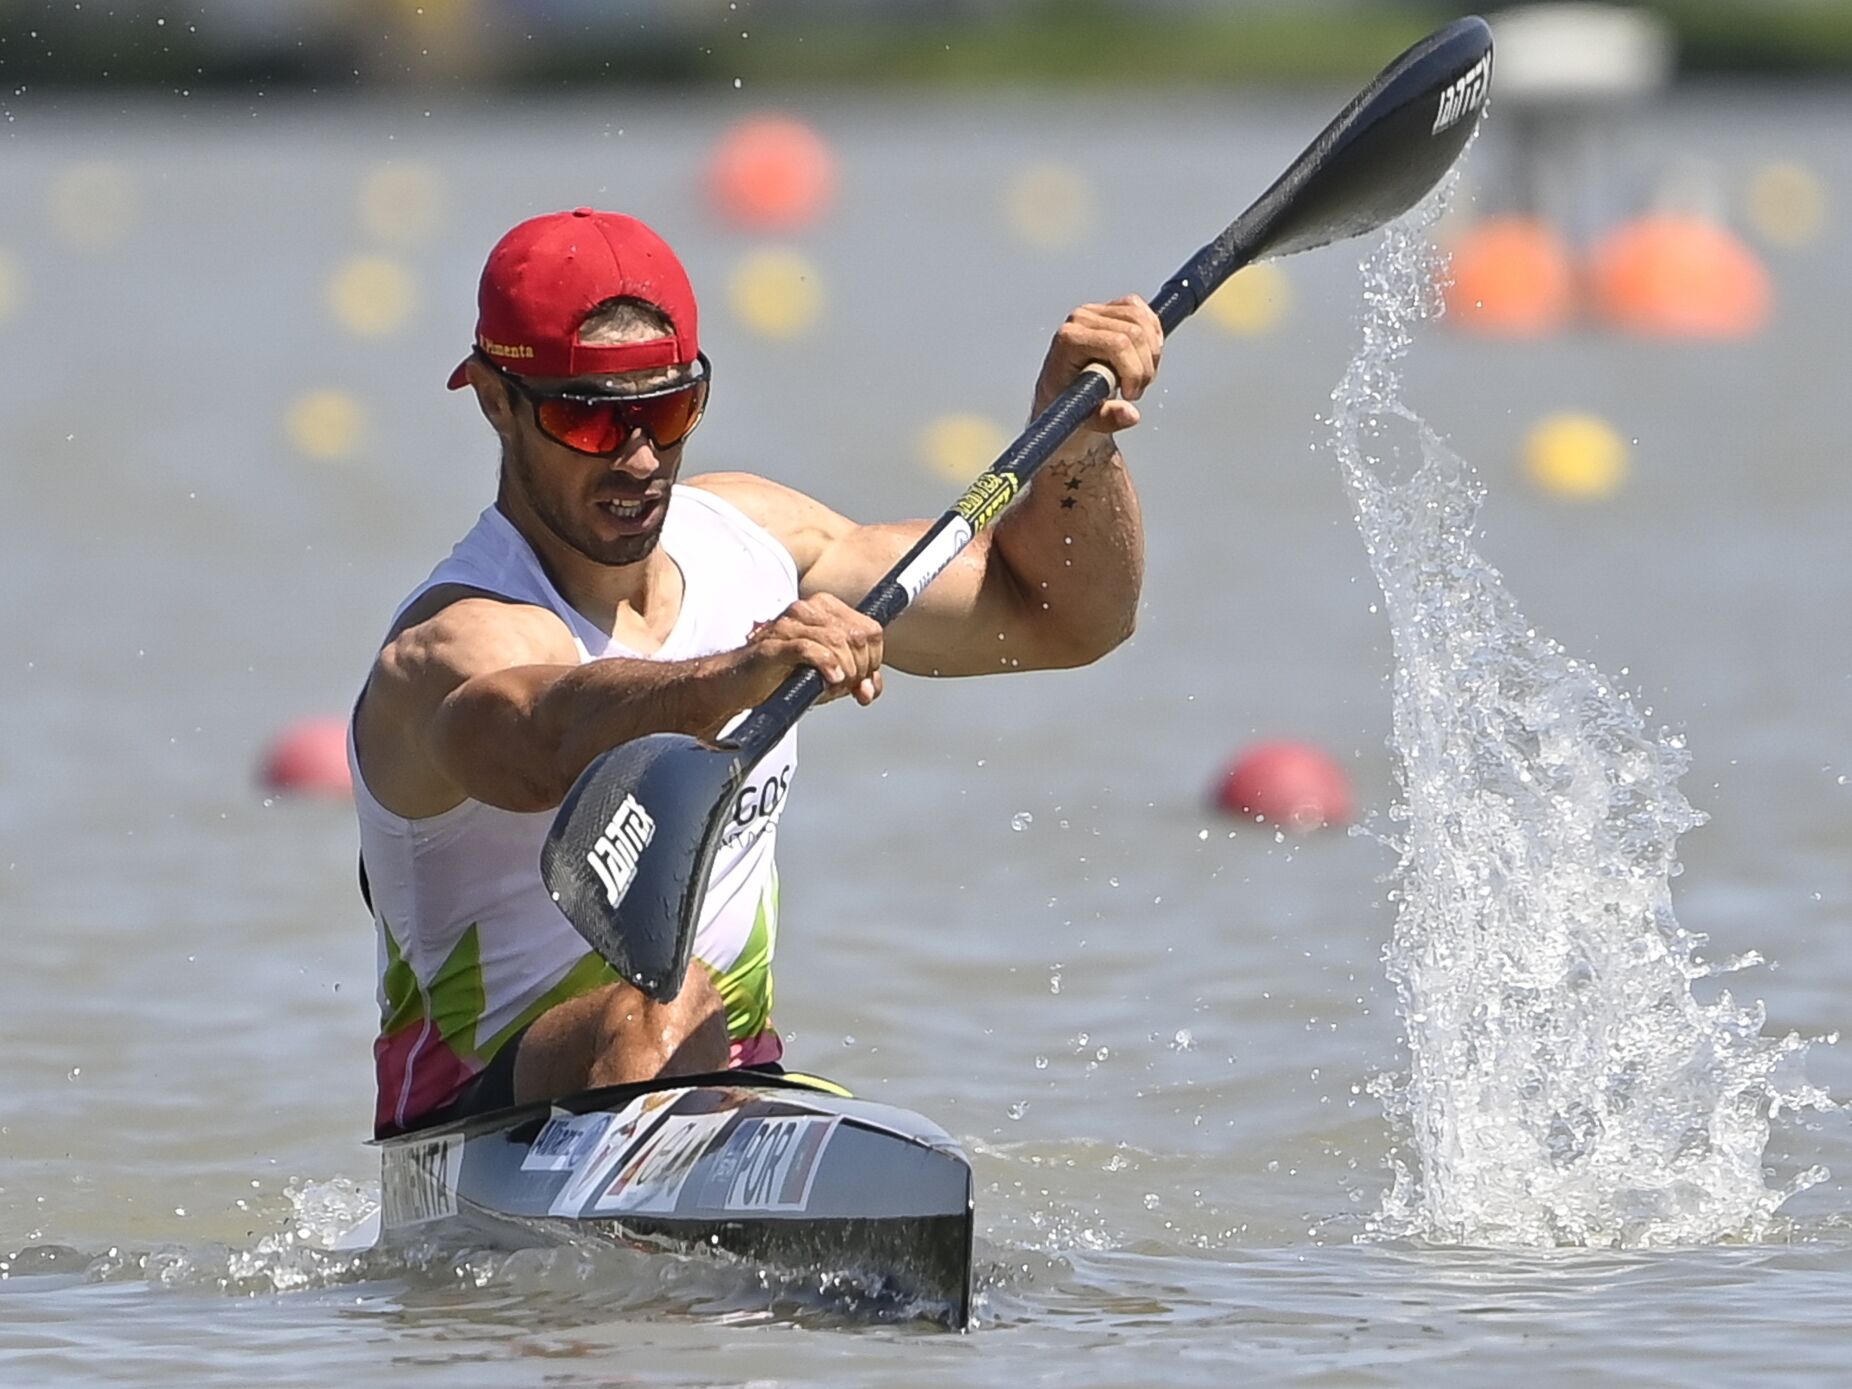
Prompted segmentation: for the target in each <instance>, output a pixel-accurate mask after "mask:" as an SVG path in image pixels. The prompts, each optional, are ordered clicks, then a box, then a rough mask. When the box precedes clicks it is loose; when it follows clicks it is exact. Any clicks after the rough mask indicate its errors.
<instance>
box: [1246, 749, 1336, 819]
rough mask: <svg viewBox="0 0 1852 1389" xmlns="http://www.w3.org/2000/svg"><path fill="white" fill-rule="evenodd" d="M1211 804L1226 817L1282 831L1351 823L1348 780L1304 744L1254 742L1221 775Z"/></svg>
mask: <svg viewBox="0 0 1852 1389" xmlns="http://www.w3.org/2000/svg"><path fill="white" fill-rule="evenodd" d="M1215 799H1216V804H1217V805H1219V806H1220V807H1221V808H1222V809H1223V810H1225V811H1227V812H1228V813H1229V814H1231V815H1245V816H1250V817H1253V818H1255V819H1261V820H1267V821H1271V822H1272V823H1273V824H1276V825H1278V826H1279V827H1280V828H1282V829H1288V830H1315V829H1321V828H1323V827H1325V826H1328V825H1341V824H1343V823H1345V822H1346V821H1347V820H1349V819H1350V815H1351V792H1350V780H1349V778H1348V777H1346V776H1345V775H1344V771H1343V768H1341V767H1339V766H1338V764H1337V763H1336V762H1335V761H1333V760H1332V759H1331V757H1330V756H1328V755H1327V754H1326V753H1325V752H1324V751H1323V750H1321V749H1319V748H1315V747H1313V746H1312V745H1311V744H1309V743H1295V742H1287V741H1284V740H1279V741H1271V742H1264V743H1255V744H1253V745H1252V746H1250V747H1247V748H1245V749H1243V750H1242V752H1241V753H1240V755H1239V756H1237V757H1236V758H1235V759H1234V761H1232V762H1230V763H1229V765H1228V767H1227V768H1226V769H1225V770H1224V771H1223V773H1222V779H1221V782H1220V784H1219V785H1218V786H1217V787H1216V793H1215Z"/></svg>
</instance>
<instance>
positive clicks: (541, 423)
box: [477, 351, 714, 458]
mask: <svg viewBox="0 0 1852 1389" xmlns="http://www.w3.org/2000/svg"><path fill="white" fill-rule="evenodd" d="M477 356H478V357H480V358H481V359H482V360H483V361H485V362H488V364H489V366H490V367H491V368H493V369H494V371H495V373H496V375H498V376H500V377H501V378H502V380H504V381H506V382H507V383H508V385H509V386H510V387H511V388H512V389H513V391H514V392H515V394H516V395H519V396H522V397H525V398H526V400H527V402H528V404H529V405H531V406H532V407H533V410H534V424H535V426H536V427H538V428H539V430H540V432H541V433H542V434H544V435H546V437H547V438H549V439H551V440H552V441H553V442H554V443H556V444H561V445H563V446H565V447H566V448H569V449H571V450H572V451H573V452H574V453H583V454H587V455H589V456H590V457H593V458H615V457H617V455H618V454H620V453H622V452H623V451H624V445H625V444H626V443H628V442H629V440H630V435H631V433H632V432H633V431H635V430H639V429H640V430H642V431H643V433H644V434H645V435H646V436H647V437H648V439H649V441H650V442H651V443H652V444H654V445H655V446H656V447H657V448H659V449H666V448H673V447H674V446H675V445H676V444H679V443H681V442H682V440H684V439H686V438H687V437H688V436H689V435H690V434H692V433H694V428H695V426H696V425H697V424H699V423H701V414H702V412H703V411H704V410H706V409H707V388H708V384H709V382H710V381H711V380H712V378H713V371H714V369H713V365H712V364H711V363H710V362H709V361H708V360H707V354H706V353H705V352H702V353H698V354H696V357H695V363H694V364H695V368H696V371H697V373H698V374H697V375H696V376H695V377H694V378H693V379H692V380H688V381H681V382H677V383H676V384H675V385H673V386H664V387H662V388H661V389H659V390H654V391H644V392H641V393H639V394H636V395H620V394H617V393H615V392H613V393H609V394H607V393H602V392H598V391H585V390H576V391H539V390H536V389H534V387H532V386H530V385H528V384H527V382H525V381H523V380H522V379H521V378H520V377H519V376H516V375H515V374H514V373H513V372H511V371H509V370H507V368H505V367H503V366H501V365H499V364H498V363H496V362H494V361H491V360H490V359H489V357H488V356H487V355H486V354H484V353H482V352H481V351H478V352H477Z"/></svg>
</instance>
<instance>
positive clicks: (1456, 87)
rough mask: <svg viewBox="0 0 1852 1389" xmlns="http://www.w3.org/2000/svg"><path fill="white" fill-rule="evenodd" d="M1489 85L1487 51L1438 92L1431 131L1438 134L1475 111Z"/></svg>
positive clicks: (1490, 79) (1490, 82)
mask: <svg viewBox="0 0 1852 1389" xmlns="http://www.w3.org/2000/svg"><path fill="white" fill-rule="evenodd" d="M1491 85H1492V55H1491V54H1490V53H1488V54H1486V55H1485V56H1484V57H1483V58H1481V59H1480V60H1479V61H1478V62H1476V63H1474V64H1473V65H1472V66H1471V67H1469V68H1468V69H1467V70H1466V72H1465V74H1464V75H1463V76H1461V77H1460V78H1459V80H1458V81H1456V82H1454V83H1453V85H1452V86H1450V87H1448V88H1447V89H1446V90H1445V91H1444V92H1442V93H1441V94H1440V109H1439V110H1438V111H1436V112H1435V114H1434V129H1433V132H1432V133H1433V134H1435V135H1438V134H1440V133H1441V131H1443V130H1446V129H1449V128H1450V127H1452V126H1456V125H1458V124H1459V123H1460V121H1461V120H1462V119H1464V118H1465V116H1466V115H1467V114H1468V113H1469V112H1472V111H1477V110H1478V109H1479V107H1480V105H1481V104H1482V103H1483V102H1484V101H1485V94H1486V91H1487V90H1488V89H1489V88H1490V87H1491Z"/></svg>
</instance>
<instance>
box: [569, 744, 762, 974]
mask: <svg viewBox="0 0 1852 1389" xmlns="http://www.w3.org/2000/svg"><path fill="white" fill-rule="evenodd" d="M747 770H748V768H746V767H744V766H742V764H741V758H740V754H739V751H738V750H737V749H736V748H731V747H716V746H714V745H713V744H710V743H704V742H702V741H701V740H700V739H698V738H690V737H688V736H686V735H684V734H680V733H652V734H650V735H649V736H648V737H645V738H637V739H635V740H633V741H631V742H628V743H624V744H622V745H621V746H619V747H616V748H613V749H612V750H611V751H610V752H607V753H605V754H604V755H603V756H602V757H600V758H598V760H597V761H595V762H593V763H592V765H591V766H589V767H587V768H586V769H585V771H584V773H583V774H582V775H581V776H580V777H579V779H578V781H577V782H575V783H574V784H573V788H572V790H571V791H570V792H569V793H568V794H567V796H566V799H565V800H564V801H562V802H561V803H560V808H559V812H558V813H557V814H556V815H555V816H554V817H553V828H552V829H551V830H549V831H548V832H547V840H546V844H545V845H544V846H543V847H542V849H541V852H540V876H541V879H542V880H543V881H544V882H545V883H546V886H547V891H548V892H549V893H551V894H552V896H553V900H554V902H555V903H557V904H558V906H559V909H560V911H562V912H563V913H565V916H566V919H567V920H568V921H570V922H571V923H572V925H573V929H574V930H576V931H577V932H578V933H579V934H580V935H581V936H583V937H585V940H586V943H587V944H588V945H590V946H591V947H592V949H593V950H596V951H597V952H598V953H599V954H600V955H602V956H603V957H604V958H605V959H606V960H607V961H609V963H610V965H611V967H612V968H613V969H615V970H616V971H617V972H618V974H620V975H621V976H623V978H625V979H627V980H629V981H630V982H631V983H632V984H634V985H636V986H637V987H638V988H639V989H641V990H642V991H643V992H644V993H646V994H648V995H649V996H650V997H651V998H654V999H658V1000H661V1001H665V1002H666V1001H667V1000H669V999H672V998H674V997H675V995H676V994H678V993H679V992H681V987H682V978H683V976H684V975H685V974H687V972H688V961H689V959H690V957H691V956H692V955H693V953H694V937H695V927H696V925H697V923H698V921H699V917H700V911H701V898H702V895H703V894H704V893H705V891H706V889H707V875H708V870H709V869H710V868H711V867H712V866H713V862H714V850H715V847H716V846H717V845H718V844H719V842H720V830H721V827H722V822H723V821H724V820H725V818H726V816H727V815H728V814H729V813H730V812H731V810H732V807H733V799H734V797H735V796H736V795H737V794H738V793H739V785H740V779H741V778H742V777H743V776H744V775H745V773H746V771H747Z"/></svg>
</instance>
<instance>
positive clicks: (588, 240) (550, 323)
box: [450, 207, 700, 391]
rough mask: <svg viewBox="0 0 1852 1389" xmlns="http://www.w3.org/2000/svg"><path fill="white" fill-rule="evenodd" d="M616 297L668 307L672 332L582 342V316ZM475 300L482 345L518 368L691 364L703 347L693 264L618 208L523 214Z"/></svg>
mask: <svg viewBox="0 0 1852 1389" xmlns="http://www.w3.org/2000/svg"><path fill="white" fill-rule="evenodd" d="M620 298H621V299H641V300H643V301H644V302H645V303H648V304H653V305H654V306H655V307H656V308H658V309H660V310H662V313H663V315H664V317H666V318H667V319H668V320H669V324H670V327H671V329H672V331H671V333H670V335H669V336H668V337H665V338H651V339H650V340H649V341H647V342H627V343H622V344H620V345H618V346H615V347H593V346H590V345H588V344H586V343H582V342H580V341H579V325H580V324H582V323H583V322H584V321H585V316H586V315H587V314H588V313H590V312H591V311H592V310H593V309H595V308H596V307H597V306H598V305H600V304H602V303H604V302H605V301H606V300H607V299H620ZM476 307H477V316H476V346H477V348H478V349H479V350H480V351H482V352H483V353H484V354H485V355H486V356H488V357H489V359H490V360H491V361H493V362H494V363H495V364H496V365H497V366H500V367H503V368H505V369H507V370H508V371H512V372H517V373H519V374H520V375H522V376H540V377H565V376H594V375H602V374H603V373H606V372H616V371H644V370H647V369H649V368H651V367H674V366H686V365H687V364H689V363H690V362H693V361H694V360H695V357H696V356H697V354H698V353H699V351H700V346H699V341H698V339H697V336H696V328H697V322H696V313H695V296H694V288H693V286H691V285H690V284H689V283H688V272H687V271H686V270H684V269H682V263H681V261H679V260H677V259H676V256H675V252H674V251H672V250H670V249H669V243H668V242H666V241H664V240H663V239H662V238H661V237H660V236H658V235H656V233H655V232H653V231H651V230H650V229H649V228H648V227H646V226H644V225H643V223H641V222H639V221H638V220H637V219H636V218H634V217H626V216H624V215H623V214H622V213H621V212H597V211H594V210H593V209H591V208H589V207H581V208H576V209H575V210H573V211H571V212H549V213H548V214H547V215H546V216H544V217H533V218H529V219H528V220H527V221H525V222H523V223H521V224H520V225H519V226H517V227H515V228H514V230H512V231H510V232H509V233H508V234H507V235H506V236H504V237H503V238H502V239H501V240H500V241H498V242H496V243H495V249H494V250H492V251H490V252H489V260H488V264H486V265H484V266H483V267H482V285H481V287H480V289H479V290H478V291H477V295H476ZM467 365H468V361H467V359H466V360H465V361H464V362H463V363H462V364H460V365H459V366H458V367H457V369H456V370H455V371H453V372H452V373H451V374H450V389H451V390H453V391H454V390H456V389H458V388H459V387H460V386H463V385H464V384H465V383H466V382H467V381H468V380H469V376H468V373H467V372H465V370H464V367H465V366H467Z"/></svg>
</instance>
